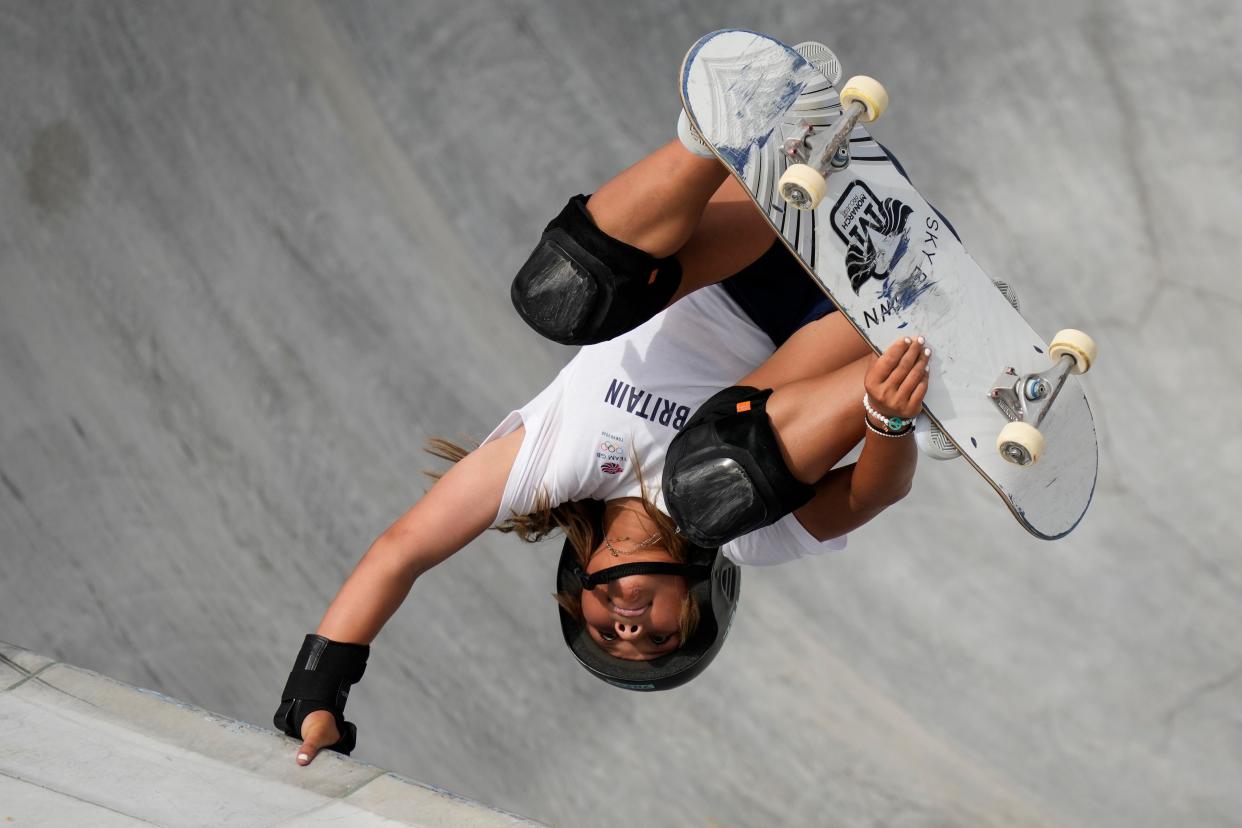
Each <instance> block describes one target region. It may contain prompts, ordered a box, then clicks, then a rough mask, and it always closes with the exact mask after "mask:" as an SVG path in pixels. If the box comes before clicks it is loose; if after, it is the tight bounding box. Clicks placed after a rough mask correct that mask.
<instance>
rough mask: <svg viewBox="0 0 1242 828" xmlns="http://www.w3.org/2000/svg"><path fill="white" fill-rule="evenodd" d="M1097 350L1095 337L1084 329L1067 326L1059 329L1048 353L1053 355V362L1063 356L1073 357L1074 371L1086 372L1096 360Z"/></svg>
mask: <svg viewBox="0 0 1242 828" xmlns="http://www.w3.org/2000/svg"><path fill="white" fill-rule="evenodd" d="M1097 350H1098V349H1097V348H1096V346H1095V340H1094V339H1092V338H1091V337H1089V336H1087V335H1086V334H1085V333H1083V332H1082V331H1076V330H1074V329H1073V328H1066V329H1065V330H1063V331H1057V335H1056V336H1054V337H1053V338H1052V345H1051V346H1050V347H1049V348H1048V353H1049V354H1051V355H1052V361H1053V362H1056V361H1058V360H1060V359H1061V357H1063V356H1069V357H1073V359H1074V368H1073V372H1074V373H1075V374H1085V373H1087V369H1089V368H1090V367H1091V363H1093V362H1095V355H1096V352H1097Z"/></svg>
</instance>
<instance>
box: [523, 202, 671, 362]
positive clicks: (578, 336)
mask: <svg viewBox="0 0 1242 828" xmlns="http://www.w3.org/2000/svg"><path fill="white" fill-rule="evenodd" d="M586 200H587V197H586V196H583V195H579V196H574V197H573V198H571V199H570V200H569V203H568V204H566V205H565V209H564V210H561V213H560V215H558V216H557V217H556V218H554V219H553V220H552V223H551V224H549V225H548V226H547V228H546V229H545V230H544V231H543V237H542V238H541V239H540V240H539V244H538V245H537V246H536V247H535V252H533V253H531V255H530V258H529V259H527V260H526V264H524V265H522V269H521V270H519V271H518V275H517V278H515V279H514V280H513V287H512V288H511V289H510V291H509V294H510V296H511V297H512V299H513V307H515V308H517V312H518V315H520V316H521V317H522V318H523V319H524V320H526V324H528V325H530V326H531V327H532V328H534V329H535V330H536V331H538V332H539V333H540V334H541V335H543V336H545V337H547V338H548V339H551V340H552V341H554V342H559V343H561V344H562V345H591V344H594V343H596V342H603V341H605V340H608V339H612V338H613V337H615V336H620V335H621V334H623V333H625V332H626V331H631V330H633V329H634V328H637V327H638V326H639V325H641V324H642V323H644V322H646V321H647V320H648V319H650V318H651V317H653V316H655V315H656V314H657V313H659V312H660V311H661V310H663V309H664V306H665V305H667V304H668V301H669V299H672V298H673V294H674V293H676V292H677V288H678V286H679V285H680V284H681V264H680V263H679V262H678V261H677V259H675V258H673V257H672V256H670V257H668V258H666V259H657V258H655V257H654V256H652V255H651V254H649V253H646V252H644V251H642V250H639V249H638V248H637V247H632V246H631V245H628V244H625V243H624V242H620V241H617V240H616V239H614V238H612V237H610V236H608V235H607V234H605V233H604V232H602V231H601V230H600V229H599V228H598V227H596V226H595V223H594V222H593V221H591V216H590V215H589V214H588V213H587V211H586Z"/></svg>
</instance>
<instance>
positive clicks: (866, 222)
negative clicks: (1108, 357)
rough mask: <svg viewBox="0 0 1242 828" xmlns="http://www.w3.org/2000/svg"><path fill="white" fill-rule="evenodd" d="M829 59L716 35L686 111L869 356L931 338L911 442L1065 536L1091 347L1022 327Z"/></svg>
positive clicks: (1083, 444)
mask: <svg viewBox="0 0 1242 828" xmlns="http://www.w3.org/2000/svg"><path fill="white" fill-rule="evenodd" d="M800 48H801V47H800ZM821 48H822V47H821ZM804 51H806V50H805V49H804ZM824 51H825V52H826V50H824ZM827 54H828V57H829V58H830V59H831V64H830V65H827V66H825V64H824V63H822V62H821V61H820V60H816V63H817V64H819V65H820V66H821V67H824V71H825V72H827V73H828V75H825V74H823V73H821V71H820V70H819V69H817V68H816V67H815V66H813V65H812V64H811V63H810V62H808V60H807V59H806V58H804V57H803V55H802V54H799V52H798V51H795V50H794V49H793V48H791V47H790V46H787V45H786V44H784V43H782V42H780V41H778V40H775V39H773V38H771V37H768V36H767V35H763V34H759V33H757V32H751V31H746V30H740V29H725V30H722V31H718V32H713V33H711V34H709V35H706V36H704V37H703V38H701V39H700V40H699V41H698V42H697V43H695V44H694V46H692V47H691V48H690V51H689V52H688V53H687V54H686V58H685V61H684V62H683V63H682V69H681V98H682V105H683V107H684V108H685V110H686V113H687V115H688V117H689V119H690V122H691V124H692V126H693V127H694V129H695V131H696V132H697V133H698V134H699V135H700V136H701V137H702V138H703V140H704V141H706V142H707V143H708V144H709V145H710V146H711V148H712V150H713V152H715V153H716V155H717V157H718V158H719V159H720V160H721V161H722V162H723V163H724V164H725V165H726V166H727V167H728V168H729V170H730V172H731V173H732V174H733V175H734V177H735V178H737V179H738V181H739V182H740V183H741V184H742V185H743V186H744V187H745V188H746V190H747V191H748V192H749V193H750V195H751V197H752V200H753V201H754V203H755V206H756V207H757V208H758V209H759V211H760V212H761V213H762V214H763V215H764V216H765V217H766V218H767V220H768V222H769V223H770V224H771V225H772V227H773V229H774V230H775V231H776V232H777V234H778V236H780V238H781V239H782V240H783V241H784V242H785V244H786V245H787V246H788V247H789V249H790V250H791V251H792V252H793V253H794V254H795V255H796V256H797V257H798V259H799V260H800V261H801V262H802V264H803V266H804V268H805V269H806V271H807V273H808V275H810V276H811V278H812V279H814V280H815V281H816V283H818V284H819V286H820V287H821V288H822V289H823V291H824V292H825V293H826V294H827V295H828V298H829V299H830V300H831V301H832V302H833V304H835V305H836V306H837V308H838V309H839V310H840V311H841V312H842V313H843V314H845V316H846V317H847V318H848V319H849V320H850V322H851V323H852V324H853V325H854V327H855V328H856V329H857V330H858V332H859V333H860V334H861V335H862V336H863V337H865V338H866V339H867V341H868V342H870V343H871V346H872V348H873V349H874V350H875V351H876V352H877V353H879V352H881V351H883V350H884V349H885V348H886V347H887V346H888V345H889V344H891V343H892V342H893V341H894V340H895V339H897V338H898V337H899V336H903V335H908V334H909V335H914V334H922V335H925V336H927V337H928V339H929V342H930V343H931V344H932V345H933V354H932V361H931V365H930V370H931V381H930V383H929V385H928V391H927V396H926V398H925V400H924V408H925V411H924V413H923V414H922V415H920V418H919V420H920V429H921V433H920V434H919V438H920V446H921V447H923V448H924V449H925V450H926V451H928V453H932V454H935V453H937V452H939V454H940V455H941V456H945V455H949V456H952V455H953V454H954V453H955V452H956V453H960V455H961V456H962V457H964V458H965V459H966V460H967V461H968V462H969V463H970V465H971V466H973V467H974V468H975V470H976V471H978V472H979V474H980V475H982V476H983V478H984V479H985V480H987V481H988V483H989V484H990V485H991V486H992V488H993V489H995V490H996V492H997V493H998V494H999V495H1000V496H1001V498H1002V499H1003V500H1004V501H1005V503H1006V505H1007V506H1008V507H1009V510H1010V511H1011V512H1012V513H1013V515H1014V517H1015V518H1017V520H1018V522H1019V523H1021V524H1022V526H1023V527H1024V528H1026V530H1027V531H1029V532H1030V533H1031V534H1033V535H1035V536H1037V537H1040V538H1044V539H1047V540H1052V539H1055V538H1060V537H1063V536H1065V535H1066V534H1068V533H1069V532H1070V531H1072V530H1073V529H1074V527H1075V526H1077V525H1078V523H1079V521H1080V520H1081V519H1082V516H1083V514H1085V512H1086V510H1087V506H1088V505H1089V504H1090V502H1091V496H1092V493H1093V492H1094V490H1095V481H1096V474H1097V468H1098V448H1097V442H1096V432H1095V425H1094V421H1093V420H1092V416H1091V409H1090V407H1089V406H1088V404H1087V399H1086V396H1085V395H1084V394H1083V391H1082V388H1081V386H1080V384H1079V382H1078V380H1077V379H1076V377H1075V376H1074V375H1075V374H1080V373H1082V372H1084V371H1086V370H1087V369H1088V368H1089V367H1090V365H1091V363H1092V361H1093V360H1094V359H1095V344H1094V343H1093V342H1092V341H1091V338H1090V337H1088V336H1087V335H1086V334H1084V333H1082V332H1080V331H1075V330H1065V331H1061V332H1060V333H1058V334H1057V335H1056V336H1055V337H1053V341H1052V344H1051V345H1048V344H1047V343H1045V341H1044V340H1043V339H1042V338H1041V337H1040V336H1039V334H1037V333H1036V332H1035V331H1034V330H1032V329H1031V327H1030V325H1028V324H1027V322H1026V320H1025V319H1023V317H1022V316H1021V314H1020V313H1019V312H1018V310H1017V307H1016V302H1015V303H1014V304H1011V300H1010V299H1009V298H1008V296H1007V295H1003V293H1002V291H1006V286H1004V285H1003V283H1001V282H996V283H994V282H993V280H992V279H990V278H989V277H988V276H987V274H986V273H984V272H983V270H982V269H981V268H980V267H979V265H978V264H976V263H975V261H974V259H972V258H971V257H970V255H969V254H967V253H966V250H965V249H964V248H963V247H962V244H961V242H960V241H959V240H958V239H957V237H956V235H955V233H954V231H953V230H952V227H951V225H950V224H949V222H948V221H947V220H946V219H945V218H944V216H942V215H941V214H940V213H939V212H938V211H937V210H936V209H935V208H934V207H932V206H931V205H929V204H928V203H927V201H926V200H925V199H924V198H923V197H922V196H921V195H920V194H919V192H918V190H917V189H915V187H914V185H913V184H911V183H910V181H909V180H908V179H907V178H906V177H905V174H904V172H903V171H902V170H901V169H900V167H898V166H897V165H896V164H895V163H894V161H893V159H892V157H891V156H890V155H889V154H888V153H887V151H886V150H885V149H884V148H883V147H882V146H880V144H879V143H877V142H876V141H875V140H874V139H872V137H871V136H870V134H868V132H867V131H866V129H865V128H864V127H862V126H861V125H860V124H862V123H870V122H872V121H874V120H875V119H876V118H878V117H880V115H882V114H883V112H884V110H885V108H886V107H887V105H888V96H887V93H886V92H885V91H884V88H883V87H882V86H881V85H880V84H879V83H878V82H877V81H875V80H873V79H871V78H867V77H855V78H851V79H850V80H848V81H847V82H846V83H845V84H844V86H843V87H842V89H841V92H840V94H838V92H837V90H836V89H835V88H834V86H833V84H834V83H835V82H836V80H837V77H836V75H837V74H838V73H839V69H838V68H837V66H836V61H835V58H832V56H831V53H827ZM808 55H809V56H811V57H812V58H813V59H814V58H815V54H814V53H813V52H808ZM829 75H830V76H831V77H829ZM998 287H999V288H1000V290H998ZM929 419H930V422H926V421H927V420H929ZM928 428H930V429H931V431H930V432H928V431H927V430H926V429H928Z"/></svg>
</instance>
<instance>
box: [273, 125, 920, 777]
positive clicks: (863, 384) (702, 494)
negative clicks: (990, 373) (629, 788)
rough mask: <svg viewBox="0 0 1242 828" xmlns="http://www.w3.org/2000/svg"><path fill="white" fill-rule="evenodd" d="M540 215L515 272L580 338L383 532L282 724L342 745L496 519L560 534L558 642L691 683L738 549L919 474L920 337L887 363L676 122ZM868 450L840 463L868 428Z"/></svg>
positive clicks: (621, 682) (754, 557)
mask: <svg viewBox="0 0 1242 828" xmlns="http://www.w3.org/2000/svg"><path fill="white" fill-rule="evenodd" d="M680 132H681V136H680V137H681V140H678V141H673V142H670V143H669V144H668V145H666V146H664V147H662V148H661V149H659V150H657V151H656V152H654V153H653V154H652V155H650V156H648V157H647V158H645V159H643V160H642V161H640V162H639V163H638V164H636V165H634V166H633V167H631V168H630V169H628V170H626V171H624V172H622V173H621V174H620V175H618V176H617V177H616V178H614V179H613V180H611V181H609V182H608V183H607V184H605V185H604V186H603V187H601V188H600V189H599V190H598V191H597V192H596V193H594V194H593V195H592V196H591V197H590V198H584V197H581V196H579V197H575V198H574V199H571V200H570V202H569V204H568V205H566V207H565V209H564V210H563V211H562V212H561V213H560V214H559V215H558V216H557V217H556V219H554V220H553V222H552V223H551V224H550V225H549V226H548V228H547V229H546V230H545V232H544V234H543V237H542V238H541V240H540V242H539V244H538V246H537V247H536V249H535V251H534V252H533V253H532V255H531V257H530V259H529V260H528V262H527V263H526V265H525V266H523V268H522V269H521V271H520V272H519V274H518V276H517V278H516V279H515V280H514V284H513V289H512V293H513V299H514V304H515V306H516V307H517V309H518V312H519V313H520V314H521V315H522V316H523V318H524V319H526V320H527V322H528V323H530V324H531V326H532V327H534V328H535V329H536V330H537V331H539V332H540V333H541V334H543V335H544V336H547V337H549V338H552V339H555V340H557V341H560V342H566V343H571V344H579V345H582V346H583V347H582V348H581V350H580V351H579V352H578V354H577V355H576V356H575V357H574V359H573V360H571V361H570V363H569V364H568V365H567V366H566V367H565V368H564V369H563V370H562V371H561V372H560V374H559V375H558V376H557V378H556V379H555V380H554V381H553V382H552V383H551V384H550V385H549V386H548V387H547V388H546V389H545V390H544V391H543V392H541V393H540V394H539V395H538V396H537V397H535V399H533V400H532V401H531V402H529V403H528V404H527V405H525V406H523V407H522V408H521V409H518V410H517V411H514V412H513V413H512V414H510V415H509V417H507V418H506V419H505V420H504V422H502V423H501V424H500V425H499V426H498V427H497V428H496V429H495V430H494V431H493V432H492V434H491V435H489V436H488V437H487V438H486V439H485V440H484V442H483V444H482V445H481V446H480V447H479V448H478V449H476V450H475V451H473V452H469V453H466V452H465V451H464V450H461V449H457V448H456V447H453V446H452V445H451V444H447V443H443V442H439V443H438V444H437V445H438V452H439V453H440V454H441V455H442V456H446V457H448V458H449V459H453V460H455V461H457V462H456V463H455V464H454V466H453V467H452V468H450V469H449V470H448V472H447V473H445V474H444V475H443V477H442V478H440V479H439V480H438V481H437V482H436V484H435V485H434V486H433V487H432V488H431V490H430V491H429V492H428V493H427V494H426V496H424V497H423V498H422V500H420V501H419V502H418V503H417V504H415V506H414V507H413V508H412V509H410V511H409V512H408V513H406V514H405V515H404V516H403V517H401V518H400V519H398V520H397V521H396V522H395V523H394V524H393V525H392V526H391V527H390V528H389V529H388V530H386V531H385V532H384V533H383V534H382V535H381V536H380V537H379V538H378V539H377V540H376V541H375V543H374V544H373V545H372V546H371V548H370V549H369V550H368V552H367V553H366V555H365V556H364V557H363V558H362V560H361V562H360V563H359V564H358V566H357V568H356V569H355V570H354V572H353V573H352V574H351V575H350V577H349V578H348V580H347V581H346V582H345V584H344V586H343V587H342V589H341V591H340V592H339V593H338V595H337V597H336V598H335V599H334V600H333V602H332V604H331V606H330V607H329V608H328V611H327V613H326V614H325V616H324V618H323V620H322V621H321V623H320V625H319V628H318V631H317V633H316V634H315V635H308V636H307V637H306V640H305V642H304V644H303V647H302V650H301V652H299V654H298V657H297V659H296V661H295V665H294V670H293V672H292V673H291V675H290V678H289V681H288V683H287V684H286V687H285V691H284V693H283V694H282V697H283V698H282V704H281V707H280V710H278V712H277V714H276V726H277V727H278V728H279V729H281V730H283V731H285V732H286V733H288V734H289V735H291V736H300V737H301V738H302V739H303V744H302V747H301V750H300V751H299V754H298V761H299V762H300V763H302V764H305V763H307V762H309V761H310V760H311V759H313V757H314V755H315V754H316V753H317V751H318V750H320V749H323V748H325V747H327V748H330V749H333V750H339V751H341V752H345V753H348V752H349V751H350V750H352V748H353V747H354V743H355V740H356V729H355V728H354V726H353V725H352V724H350V723H348V722H346V721H345V720H344V716H343V713H344V705H345V700H346V698H347V696H348V691H349V687H350V686H351V685H352V684H353V683H355V682H357V681H358V680H359V679H360V678H361V676H362V672H363V669H364V667H365V663H366V658H367V655H368V652H369V647H368V644H369V642H370V641H371V640H372V639H373V638H374V637H375V635H376V634H377V633H378V632H379V630H380V628H381V627H382V625H383V624H384V623H385V622H386V621H387V619H388V618H389V617H390V616H391V615H392V613H393V612H395V611H396V609H397V607H398V606H400V604H401V602H402V601H403V600H404V599H405V596H406V595H407V594H408V592H409V590H410V588H411V587H412V585H413V583H414V581H415V579H417V578H418V577H419V576H420V575H421V574H423V573H424V572H426V571H427V570H428V569H430V568H432V567H434V566H435V565H436V564H438V563H440V562H442V561H444V560H445V559H447V558H448V557H449V556H451V555H453V554H454V553H456V552H457V551H458V550H460V549H461V548H463V547H464V546H465V545H466V544H468V543H469V542H470V541H471V540H473V539H474V538H475V537H476V536H478V535H479V534H480V533H481V532H482V531H483V530H484V529H486V528H488V527H494V528H498V529H501V530H502V531H514V532H516V533H518V534H519V536H521V537H523V538H524V539H528V540H534V539H537V538H539V537H542V536H543V535H545V534H547V533H548V532H550V531H552V530H553V529H555V528H558V527H559V528H561V529H563V530H564V532H565V535H566V537H567V541H566V545H565V550H564V552H563V554H562V556H561V563H560V566H559V567H558V579H557V581H558V592H559V593H560V594H559V595H558V600H559V601H560V604H561V609H560V612H561V619H562V627H563V630H564V633H565V638H566V642H567V643H568V644H569V646H570V648H571V649H572V650H573V652H574V654H575V656H576V657H577V658H578V660H579V661H580V662H581V663H582V664H583V665H584V666H585V667H586V668H587V669H589V670H590V671H591V672H593V673H594V674H596V675H597V676H599V677H601V678H603V679H605V680H607V681H609V682H610V683H613V684H615V685H618V686H621V687H626V688H629V689H642V690H657V689H664V688H667V687H673V686H677V685H678V684H681V683H683V682H684V681H686V680H688V679H689V678H691V677H693V676H694V675H697V673H698V672H700V671H701V670H702V669H703V668H704V667H705V666H706V665H707V663H708V662H709V661H710V660H711V659H712V657H714V655H715V653H716V651H717V650H718V649H719V647H720V644H721V642H722V641H723V639H724V636H725V633H726V632H727V629H728V624H729V621H730V620H731V617H732V613H733V609H734V605H735V602H736V597H737V589H736V573H735V567H736V565H737V564H752V565H764V564H773V563H781V562H784V561H787V560H792V559H794V558H797V557H802V556H805V555H811V554H819V553H821V552H824V551H827V550H829V549H839V548H841V547H842V546H843V545H844V538H845V535H846V534H847V533H848V532H849V531H851V530H853V529H854V528H856V527H858V526H860V525H862V524H863V523H866V522H867V521H869V520H871V519H872V518H874V517H875V516H876V515H878V514H879V513H880V512H881V511H883V510H884V509H885V508H887V507H888V506H890V505H892V504H893V503H895V502H897V501H898V500H900V499H901V498H902V497H903V496H904V495H905V494H906V493H907V491H908V490H909V487H910V482H911V478H912V475H913V471H914V466H915V457H916V450H915V447H914V442H913V440H910V439H907V437H908V435H909V434H910V433H911V432H912V429H913V419H914V417H915V415H916V414H917V413H918V411H919V410H920V407H921V405H922V399H923V396H924V393H925V392H926V389H927V370H926V368H927V362H928V358H929V357H930V354H931V352H930V349H929V348H928V347H926V345H925V344H924V343H923V341H922V339H921V338H918V337H917V336H911V337H906V338H903V339H900V340H898V341H897V342H894V343H893V345H892V346H891V347H890V348H888V349H887V350H886V351H885V352H884V354H882V355H881V356H880V357H878V358H877V357H876V356H874V355H873V354H872V352H871V350H870V348H869V347H868V346H867V345H866V344H865V343H864V342H863V341H862V340H861V339H860V338H859V336H858V335H857V334H856V333H855V332H854V330H853V328H852V327H851V326H850V325H849V324H848V322H846V321H845V320H844V319H842V318H841V316H840V314H837V313H833V312H832V308H831V307H830V306H829V305H828V304H827V302H826V300H824V299H823V296H822V294H821V293H819V292H818V291H813V290H809V289H807V285H808V280H807V279H806V278H805V277H804V276H803V274H802V272H801V271H800V269H799V266H798V265H797V263H796V262H795V261H792V260H791V259H790V258H789V255H788V254H787V253H786V252H785V248H784V246H783V245H781V244H779V243H777V242H776V241H775V239H774V236H773V234H772V232H771V230H770V229H769V228H768V227H767V225H766V224H765V223H764V222H763V221H762V220H761V219H760V218H759V217H758V215H757V214H756V213H755V211H754V209H753V208H752V207H751V206H750V204H749V202H748V201H747V197H746V195H745V194H744V193H743V192H741V191H740V189H739V187H738V185H736V184H735V183H734V182H733V180H732V179H731V178H727V174H726V172H725V170H724V169H723V168H722V167H721V165H720V164H719V163H718V162H717V161H716V160H715V159H714V157H711V156H710V153H708V154H707V155H706V156H705V155H704V154H703V153H702V148H701V147H696V146H695V140H694V137H693V136H692V135H690V134H688V131H686V130H684V129H683V130H681V131H680ZM860 441H863V448H862V452H861V455H860V456H859V459H858V461H857V462H856V463H855V464H852V465H848V466H842V467H840V468H834V467H836V466H837V464H838V463H839V461H841V460H842V458H844V457H845V456H846V455H847V454H848V453H849V452H850V451H851V449H853V448H854V447H855V446H856V444H858V443H859V442H860Z"/></svg>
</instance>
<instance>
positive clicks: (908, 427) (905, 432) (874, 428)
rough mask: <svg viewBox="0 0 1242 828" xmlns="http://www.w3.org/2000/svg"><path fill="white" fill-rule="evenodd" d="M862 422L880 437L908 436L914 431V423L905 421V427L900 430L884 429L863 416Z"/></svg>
mask: <svg viewBox="0 0 1242 828" xmlns="http://www.w3.org/2000/svg"><path fill="white" fill-rule="evenodd" d="M863 423H864V424H866V426H867V428H869V429H871V430H872V431H874V432H875V433H876V434H878V435H880V436H881V437H908V436H910V435H911V434H913V433H914V423H907V424H906V427H905V428H903V429H901V430H900V431H885V430H884V429H882V428H880V427H879V426H876V425H875V424H874V423H872V422H871V421H870V420H868V419H867V418H866V417H863Z"/></svg>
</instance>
